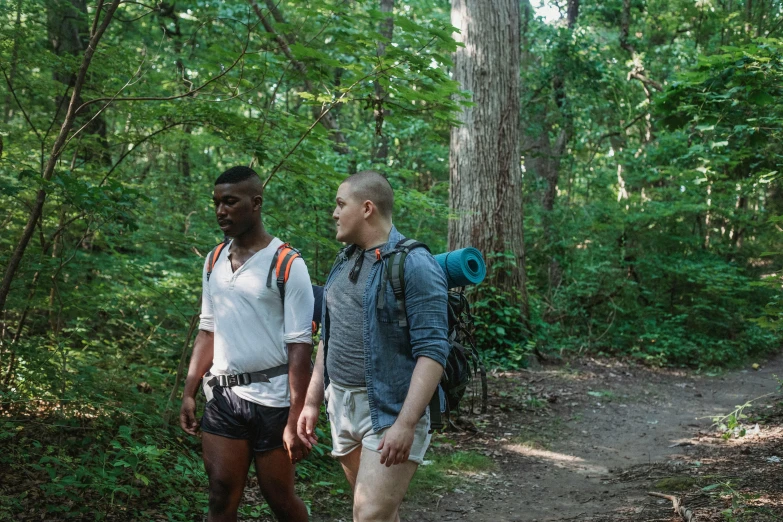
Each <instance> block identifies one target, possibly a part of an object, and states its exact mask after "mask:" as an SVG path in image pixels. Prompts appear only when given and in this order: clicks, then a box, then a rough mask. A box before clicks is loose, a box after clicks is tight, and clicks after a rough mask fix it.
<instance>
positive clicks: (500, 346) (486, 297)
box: [468, 252, 530, 369]
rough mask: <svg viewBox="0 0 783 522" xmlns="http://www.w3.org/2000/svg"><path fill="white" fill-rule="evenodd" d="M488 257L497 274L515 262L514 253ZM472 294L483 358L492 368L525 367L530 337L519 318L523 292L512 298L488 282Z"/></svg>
mask: <svg viewBox="0 0 783 522" xmlns="http://www.w3.org/2000/svg"><path fill="white" fill-rule="evenodd" d="M486 257H487V259H486V261H487V262H488V263H490V264H491V265H492V267H493V270H495V271H496V272H497V271H500V272H502V271H504V270H508V269H509V268H510V267H512V266H514V265H515V263H516V261H515V260H514V253H513V252H502V253H499V254H490V255H488V256H486ZM473 294H475V299H474V301H473V303H472V304H471V309H470V310H471V314H472V315H473V324H474V326H475V328H474V337H475V340H476V346H477V347H478V348H479V352H480V356H481V359H482V360H483V361H484V363H485V364H487V365H489V366H499V367H501V368H513V369H519V368H524V367H526V366H527V357H528V355H529V353H530V343H529V341H528V339H529V338H530V336H529V333H528V332H527V331H526V329H525V326H524V322H523V321H522V318H521V316H520V309H519V303H520V301H521V295H520V292H515V293H514V295H511V294H509V293H508V292H505V291H503V290H502V289H500V288H497V287H495V286H494V285H493V284H492V283H491V282H489V281H488V282H486V283H483V284H482V285H481V286H480V287H478V288H471V289H469V290H468V296H471V295H473Z"/></svg>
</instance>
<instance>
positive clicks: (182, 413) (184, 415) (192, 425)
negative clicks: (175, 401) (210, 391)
mask: <svg viewBox="0 0 783 522" xmlns="http://www.w3.org/2000/svg"><path fill="white" fill-rule="evenodd" d="M179 425H180V426H182V429H183V430H185V433H188V434H190V435H198V421H197V420H196V399H195V398H193V397H183V399H182V408H180V410H179Z"/></svg>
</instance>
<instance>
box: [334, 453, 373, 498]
mask: <svg viewBox="0 0 783 522" xmlns="http://www.w3.org/2000/svg"><path fill="white" fill-rule="evenodd" d="M379 458H380V457H379ZM339 460H340V464H341V465H342V467H343V472H344V473H345V478H347V479H348V483H349V484H350V485H351V491H353V490H354V489H355V488H356V477H357V475H359V463H360V462H361V460H362V447H361V446H357V447H356V448H355V449H354V450H353V451H351V452H350V453H349V454H348V455H343V456H342V457H340V459H339Z"/></svg>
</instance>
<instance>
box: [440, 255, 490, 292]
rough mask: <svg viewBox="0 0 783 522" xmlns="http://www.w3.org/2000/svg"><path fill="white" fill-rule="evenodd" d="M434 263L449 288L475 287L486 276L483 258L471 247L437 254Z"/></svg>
mask: <svg viewBox="0 0 783 522" xmlns="http://www.w3.org/2000/svg"><path fill="white" fill-rule="evenodd" d="M435 261H437V262H438V264H439V265H440V267H441V268H442V269H443V273H444V274H446V283H447V284H448V286H449V288H456V287H458V286H468V285H477V284H479V283H480V282H482V281H483V280H484V277H486V275H487V265H486V264H484V258H483V257H482V255H481V252H479V251H478V250H476V249H475V248H473V247H468V248H461V249H459V250H454V251H453V252H446V253H445V254H438V255H436V256H435Z"/></svg>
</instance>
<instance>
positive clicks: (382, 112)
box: [372, 0, 394, 164]
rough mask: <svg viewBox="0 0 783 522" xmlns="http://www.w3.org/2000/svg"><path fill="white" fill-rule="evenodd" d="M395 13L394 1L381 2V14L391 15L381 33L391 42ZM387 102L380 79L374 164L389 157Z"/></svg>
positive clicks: (380, 51)
mask: <svg viewBox="0 0 783 522" xmlns="http://www.w3.org/2000/svg"><path fill="white" fill-rule="evenodd" d="M393 11H394V0H381V12H382V13H389V15H390V16H389V17H388V18H384V19H383V20H381V23H380V28H379V32H380V33H381V36H383V38H384V39H385V40H388V41H389V42H391V38H392V34H394V18H393V17H392V16H391V14H392V12H393ZM385 40H381V41H379V42H378V58H379V59H380V58H381V57H382V56H383V55H384V54H386V41H385ZM385 101H386V91H385V90H384V88H383V85H381V82H380V81H379V78H378V79H376V80H375V114H374V116H375V137H376V143H375V150H374V151H373V154H372V162H373V163H381V164H385V163H386V160H387V159H388V157H389V136H388V135H387V134H384V133H383V120H384V118H385V117H386V115H387V114H389V110H388V109H387V108H386V107H385V106H384V102H385Z"/></svg>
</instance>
